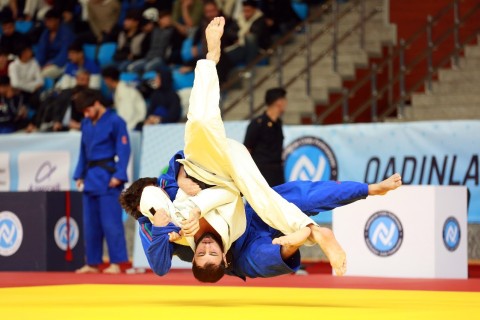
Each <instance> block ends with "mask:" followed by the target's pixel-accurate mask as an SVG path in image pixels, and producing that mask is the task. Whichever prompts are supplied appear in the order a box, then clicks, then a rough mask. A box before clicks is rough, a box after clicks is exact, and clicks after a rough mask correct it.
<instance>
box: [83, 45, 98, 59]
mask: <svg viewBox="0 0 480 320" xmlns="http://www.w3.org/2000/svg"><path fill="white" fill-rule="evenodd" d="M83 54H84V55H85V59H89V60H93V61H96V60H97V45H96V44H88V43H87V44H84V45H83Z"/></svg>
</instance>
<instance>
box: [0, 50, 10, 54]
mask: <svg viewBox="0 0 480 320" xmlns="http://www.w3.org/2000/svg"><path fill="white" fill-rule="evenodd" d="M9 54H10V52H8V50H7V48H0V56H8V55H9Z"/></svg>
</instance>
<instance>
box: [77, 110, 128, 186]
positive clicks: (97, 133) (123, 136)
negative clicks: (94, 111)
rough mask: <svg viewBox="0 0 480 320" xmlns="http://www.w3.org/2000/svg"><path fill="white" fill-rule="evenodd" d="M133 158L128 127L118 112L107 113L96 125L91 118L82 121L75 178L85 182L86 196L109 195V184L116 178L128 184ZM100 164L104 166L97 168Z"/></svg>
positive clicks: (108, 111)
mask: <svg viewBox="0 0 480 320" xmlns="http://www.w3.org/2000/svg"><path fill="white" fill-rule="evenodd" d="M115 156H117V157H118V160H117V161H115V160H114V158H115ZM129 157H130V142H129V137H128V132H127V126H126V124H125V121H124V120H123V119H122V118H120V117H119V116H118V115H117V114H116V113H115V111H113V110H111V109H107V111H106V112H105V113H104V114H103V115H102V116H101V117H100V119H98V121H97V123H96V124H93V123H92V121H91V120H90V119H88V118H85V119H83V120H82V139H81V144H80V156H79V158H78V164H77V167H76V169H75V173H74V175H73V178H74V179H75V180H77V179H83V180H84V192H86V193H90V194H106V193H108V191H109V187H108V183H109V182H110V179H111V178H112V177H115V178H117V179H118V180H120V181H124V182H125V181H128V177H127V165H128V160H129ZM99 161H103V162H104V164H102V165H95V162H97V163H98V162H99ZM119 188H123V186H120V187H119Z"/></svg>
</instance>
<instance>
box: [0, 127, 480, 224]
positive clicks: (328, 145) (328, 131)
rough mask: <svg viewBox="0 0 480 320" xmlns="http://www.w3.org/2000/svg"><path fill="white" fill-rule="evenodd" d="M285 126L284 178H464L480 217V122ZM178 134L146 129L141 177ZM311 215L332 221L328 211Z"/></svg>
mask: <svg viewBox="0 0 480 320" xmlns="http://www.w3.org/2000/svg"><path fill="white" fill-rule="evenodd" d="M247 125H248V122H246V121H239V122H227V123H225V128H226V131H227V136H228V137H230V138H232V139H235V140H237V141H240V142H243V138H244V136H245V130H246V127H247ZM283 131H284V136H285V143H284V161H285V162H284V163H285V176H286V178H287V180H296V179H302V180H329V179H333V180H352V181H359V182H365V183H375V182H378V181H381V180H383V179H385V178H387V177H388V176H390V175H392V174H393V173H395V172H399V173H400V174H401V175H402V177H403V182H404V184H409V185H465V186H466V187H467V188H468V193H469V203H468V221H469V222H470V223H480V186H479V147H478V146H479V143H478V138H477V136H478V134H479V133H480V121H432V122H408V123H375V124H348V125H329V126H284V130H283ZM183 134H184V125H183V124H171V125H161V126H149V127H147V128H145V130H144V137H143V142H142V158H141V164H140V176H142V177H145V176H152V177H156V176H158V175H159V174H160V173H161V172H162V170H164V168H165V167H166V166H167V165H168V161H169V160H170V157H171V156H172V155H173V154H174V153H175V152H176V151H178V150H180V149H182V148H183V141H184V139H183ZM0 151H1V150H0ZM0 159H1V157H0ZM0 161H1V160H0ZM412 201H415V199H412ZM315 219H317V220H318V221H319V222H327V223H330V222H331V214H330V213H322V214H320V215H318V216H316V217H315Z"/></svg>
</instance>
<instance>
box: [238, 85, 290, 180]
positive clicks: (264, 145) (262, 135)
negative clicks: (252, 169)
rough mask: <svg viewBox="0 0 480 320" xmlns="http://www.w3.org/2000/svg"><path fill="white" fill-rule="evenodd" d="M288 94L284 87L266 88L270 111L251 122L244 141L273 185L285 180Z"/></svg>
mask: <svg viewBox="0 0 480 320" xmlns="http://www.w3.org/2000/svg"><path fill="white" fill-rule="evenodd" d="M286 96H287V92H286V91H285V89H283V88H272V89H269V90H267V92H266V93H265V104H266V106H267V110H265V112H264V113H263V114H262V115H261V116H259V117H257V118H255V119H253V120H252V121H251V122H250V124H249V125H248V128H247V133H246V135H245V141H244V145H245V146H246V147H247V149H248V150H249V151H250V153H251V154H252V158H253V160H254V161H255V163H256V164H257V166H258V168H259V169H260V172H261V173H262V175H263V176H264V177H265V179H266V180H267V182H268V184H269V185H270V186H271V187H273V186H276V185H279V184H282V183H284V182H285V177H284V172H283V163H282V151H283V131H282V119H281V116H282V115H283V113H284V111H285V108H286V106H287V98H286Z"/></svg>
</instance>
